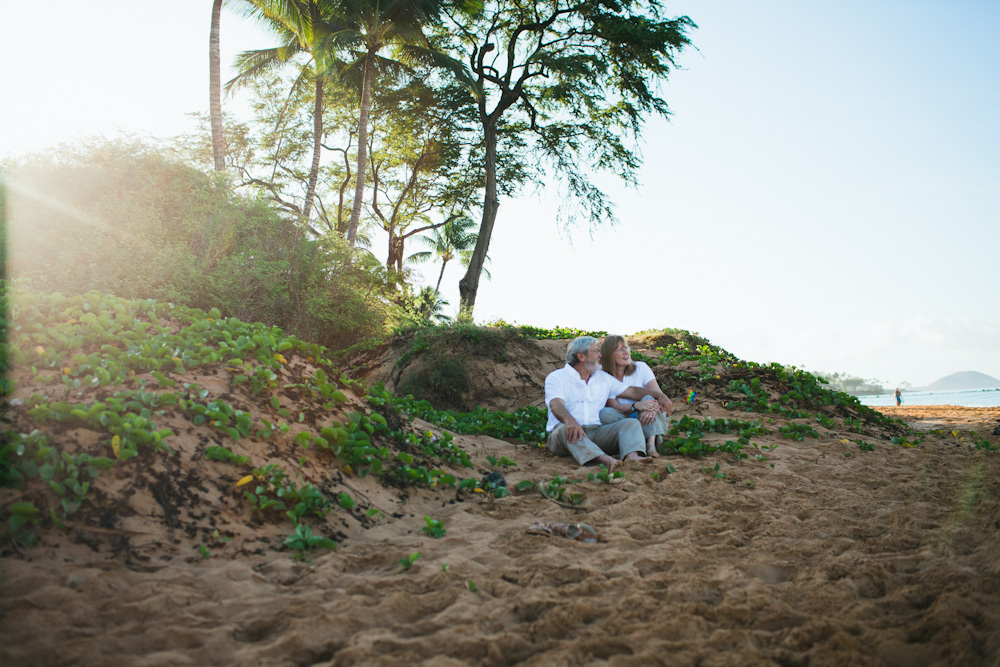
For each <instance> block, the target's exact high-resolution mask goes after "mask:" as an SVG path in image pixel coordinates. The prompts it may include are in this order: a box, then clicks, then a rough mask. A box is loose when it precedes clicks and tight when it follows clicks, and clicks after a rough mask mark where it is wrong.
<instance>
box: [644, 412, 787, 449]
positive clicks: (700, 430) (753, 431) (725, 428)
mask: <svg viewBox="0 0 1000 667" xmlns="http://www.w3.org/2000/svg"><path fill="white" fill-rule="evenodd" d="M706 433H723V434H729V433H733V434H735V435H736V436H737V439H736V440H735V441H734V440H726V441H725V443H723V444H711V443H705V442H702V440H701V439H702V437H704V435H705V434H706ZM766 433H769V430H768V428H767V427H766V426H765V425H764V423H763V420H761V419H757V420H756V421H752V422H750V421H741V420H739V419H713V418H712V417H707V418H705V419H703V420H702V419H697V418H694V417H688V416H687V415H685V416H684V417H681V418H680V419H679V420H677V421H676V422H674V423H673V424H672V425H671V427H670V431H669V433H668V435H670V436H676V435H681V434H683V437H680V438H675V439H672V440H671V439H669V438H664V440H663V444H662V445H661V447H660V449H661V451H664V452H670V453H675V454H681V455H684V456H706V455H708V454H712V453H715V452H718V451H723V452H730V453H732V454H733V456H735V457H736V458H747V454H745V453H744V452H743V449H744V446H746V445H749V444H751V443H750V438H752V437H754V436H756V435H763V434H766Z"/></svg>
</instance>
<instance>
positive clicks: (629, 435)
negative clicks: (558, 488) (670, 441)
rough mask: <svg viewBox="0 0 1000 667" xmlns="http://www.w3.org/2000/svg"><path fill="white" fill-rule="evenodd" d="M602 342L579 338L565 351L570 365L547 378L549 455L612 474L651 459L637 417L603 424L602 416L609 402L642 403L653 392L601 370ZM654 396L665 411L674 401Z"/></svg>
mask: <svg viewBox="0 0 1000 667" xmlns="http://www.w3.org/2000/svg"><path fill="white" fill-rule="evenodd" d="M600 360H601V353H600V351H599V350H598V349H597V339H596V338H592V337H591V336H580V337H578V338H575V339H574V340H573V341H572V342H571V343H570V344H569V347H568V348H567V349H566V365H565V366H563V367H562V368H560V369H558V370H555V371H552V372H551V373H549V374H548V376H547V377H546V378H545V405H547V406H548V408H549V421H548V424H547V425H546V430H547V431H548V432H549V451H551V452H552V453H553V454H556V455H557V456H572V457H573V458H575V459H576V462H577V463H579V464H580V465H585V464H587V463H590V462H591V461H596V462H597V463H603V464H604V465H606V466H608V470H611V469H612V468H614V467H615V466H617V465H618V463H619V461H618V459H616V458H614V457H613V456H610V454H617V455H618V457H619V458H620V459H621V460H622V461H650V460H652V459H650V457H648V456H646V455H645V454H646V438H645V436H643V434H642V426H640V424H639V421H638V420H637V419H622V420H621V421H617V422H615V423H613V424H605V425H602V424H601V418H600V412H601V408H603V407H604V405H605V403H606V402H607V401H608V399H609V398H615V397H617V396H622V397H624V398H628V399H631V400H633V401H638V400H641V399H642V398H643V396H646V395H648V394H650V393H651V392H650V390H649V389H648V388H646V387H628V386H626V385H625V384H624V383H622V382H620V381H618V379H617V378H615V377H614V376H612V375H609V374H608V373H605V372H604V371H603V370H601V367H600ZM652 393H654V398H655V399H656V400H657V402H658V403H660V404H661V405H662V406H663V407H664V409H666V408H667V406H669V405H670V400H669V399H668V398H667V396H666V394H664V393H663V392H662V391H660V392H658V393H659V395H655V394H656V392H652Z"/></svg>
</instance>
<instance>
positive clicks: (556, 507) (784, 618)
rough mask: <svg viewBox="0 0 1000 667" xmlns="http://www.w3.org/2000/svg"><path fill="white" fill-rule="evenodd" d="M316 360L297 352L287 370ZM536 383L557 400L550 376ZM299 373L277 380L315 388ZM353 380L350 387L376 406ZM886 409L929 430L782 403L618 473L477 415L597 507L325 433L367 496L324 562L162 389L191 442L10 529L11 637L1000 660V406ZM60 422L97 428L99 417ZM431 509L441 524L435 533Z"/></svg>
mask: <svg viewBox="0 0 1000 667" xmlns="http://www.w3.org/2000/svg"><path fill="white" fill-rule="evenodd" d="M563 344H564V343H563ZM551 347H557V346H556V345H552V346H551ZM542 349H543V352H544V350H545V349H547V348H545V347H544V346H542ZM557 362H558V357H556V361H555V362H552V360H551V359H550V360H549V361H548V362H546V363H557ZM306 370H308V369H307V362H306V361H303V360H291V359H290V360H289V364H288V371H287V373H288V375H289V377H291V376H292V375H294V374H295V373H303V372H306ZM663 370H664V369H657V372H658V377H660V374H661V373H662V372H663ZM226 377H227V376H226V371H225V369H222V368H216V369H211V368H209V369H206V370H205V371H204V372H202V373H200V374H199V375H198V376H197V377H194V376H193V375H192V378H189V379H196V380H197V381H198V383H199V384H200V386H202V387H216V386H218V388H219V391H220V392H229V394H228V395H229V396H230V400H231V402H232V403H233V405H235V406H242V407H250V406H251V405H252V404H253V402H254V401H258V402H259V399H257V398H255V397H254V396H253V395H251V394H250V393H249V390H246V391H244V389H245V388H246V385H240V386H239V387H236V388H229V387H228V385H227V384H226ZM287 379H288V378H283V380H287ZM494 380H495V378H494ZM722 380H725V378H724V377H723V378H722ZM525 382H527V385H531V383H532V382H534V381H533V380H532V381H525ZM720 382H721V381H720ZM29 384H30V383H25V384H24V385H22V386H21V388H20V389H19V390H18V396H24V395H25V394H26V393H29V392H30V391H31V390H32V387H30V386H28V385H29ZM527 385H526V386H527ZM721 386H722V385H721V384H720V385H719V387H721ZM521 390H522V392H521V393H522V394H523V395H526V396H527V395H530V396H528V397H529V398H530V400H529V401H525V402H526V403H530V402H531V401H537V400H538V395H537V392H538V387H537V386H534V385H531V386H527V389H525V388H524V387H522V388H521ZM296 391H297V390H295V389H286V390H284V391H283V392H279V393H278V394H277V395H278V396H279V398H280V400H281V403H282V404H283V405H286V406H289V405H293V403H292V402H293V401H297V403H294V406H295V407H297V408H303V409H305V408H307V407H309V405H310V404H309V399H307V398H306V397H304V396H302V395H301V393H299V394H296V393H295V392H296ZM672 395H674V396H675V397H676V400H675V402H676V404H677V410H676V412H675V415H674V417H675V419H677V418H680V417H682V416H683V415H685V414H688V415H692V416H695V415H696V416H698V417H700V418H702V419H704V418H705V417H708V416H714V417H717V418H723V417H733V416H734V414H733V413H732V412H731V411H729V410H726V409H724V408H723V407H722V404H723V399H724V397H725V392H724V391H723V389H722V388H716V389H712V388H710V387H707V388H705V389H704V390H703V392H702V393H701V394H700V395H699V396H700V397H699V399H698V400H696V401H695V402H694V403H687V402H685V401H683V399H682V398H681V395H680V392H679V391H677V390H676V388H675V390H674V392H673V393H672ZM348 398H349V401H350V402H349V404H348V405H347V406H341V407H340V408H338V409H339V410H341V411H346V410H347V409H350V408H359V409H365V406H364V402H363V400H362V397H361V396H359V395H357V394H349V396H348ZM884 412H885V414H886V415H888V416H891V417H893V418H899V419H902V420H905V421H906V422H907V423H909V424H912V425H913V427H914V429H916V433H913V434H911V435H909V436H907V437H906V438H904V440H905V443H904V444H893V442H892V441H891V439H890V434H889V433H888V432H886V433H882V432H881V431H879V428H881V427H876V426H871V427H870V428H869V427H867V426H866V429H868V433H867V434H866V435H864V436H862V437H863V438H864V440H865V441H870V442H871V444H873V445H874V450H873V451H868V450H865V449H862V448H861V447H859V445H858V444H857V443H856V442H855V440H856V439H859V437H858V435H857V434H854V433H851V432H849V431H847V430H846V428H845V427H844V426H843V423H841V422H838V424H837V426H836V427H835V428H832V429H823V428H820V429H818V430H819V437H818V438H806V439H805V440H804V441H801V442H800V441H796V440H791V439H786V438H783V437H781V435H780V434H779V433H778V431H777V426H778V425H779V423H780V422H775V423H774V425H773V426H772V429H771V432H770V433H768V434H765V435H760V436H757V437H755V438H753V442H754V444H755V445H757V447H755V448H753V452H754V455H752V456H750V457H748V458H746V459H736V458H734V457H733V456H732V455H730V454H722V453H718V454H716V455H713V456H708V457H702V458H692V457H681V456H664V457H662V458H660V459H658V460H656V461H655V462H653V463H650V464H627V465H625V466H623V468H622V470H623V471H624V472H625V477H624V478H623V479H617V480H613V483H611V484H606V483H602V482H601V481H600V480H599V479H593V478H592V479H588V474H590V475H593V473H594V472H595V470H594V469H593V468H580V467H577V466H576V465H575V464H574V463H573V462H572V461H571V460H569V459H562V458H556V457H554V456H552V455H551V454H550V453H549V452H548V451H547V450H545V449H543V448H540V447H538V445H537V443H527V444H518V443H512V442H506V441H503V440H497V439H493V438H489V437H485V436H461V435H459V436H456V438H455V442H456V443H457V445H458V446H459V447H461V449H462V450H464V451H465V452H467V453H468V455H469V457H470V459H471V461H472V464H473V466H474V469H473V470H471V471H470V470H469V469H466V468H462V467H460V466H457V465H456V466H451V467H450V468H449V469H450V470H451V471H452V472H453V473H454V474H455V475H456V476H464V477H467V476H472V475H475V476H481V475H484V474H486V473H488V472H490V471H491V470H493V469H494V466H492V465H490V463H489V462H488V460H487V457H488V456H492V457H494V458H495V459H500V458H502V457H508V458H509V459H510V460H512V461H513V462H514V463H516V465H515V466H508V467H506V468H505V469H502V470H500V471H499V472H501V473H502V474H503V475H504V476H505V477H506V481H507V486H508V488H510V489H512V490H513V489H515V488H516V486H517V484H518V483H519V482H521V481H524V480H528V481H535V482H542V481H545V480H552V479H553V478H555V477H557V476H562V477H564V478H565V479H566V481H565V484H566V485H567V486H568V487H569V488H570V489H571V491H572V492H578V493H581V494H582V496H583V500H582V503H581V504H580V505H579V506H571V505H569V504H567V503H559V502H555V501H554V500H552V499H550V498H547V497H545V496H543V495H542V494H541V493H539V491H538V490H537V488H536V489H529V490H525V491H516V490H515V492H514V493H513V495H511V496H508V497H505V498H500V499H496V500H491V499H490V498H488V497H487V496H486V494H482V493H474V492H468V491H459V490H457V489H455V488H447V489H446V488H426V487H425V488H419V487H405V488H394V487H392V486H387V485H383V484H381V483H379V481H377V480H376V479H374V477H373V476H369V477H365V478H360V477H357V476H352V475H351V474H350V471H345V470H343V469H342V468H338V467H337V465H336V462H335V461H334V460H332V459H330V458H329V457H327V458H324V455H323V454H322V453H321V452H316V451H310V452H309V453H308V461H305V462H304V463H302V464H301V465H300V466H299V473H300V474H301V476H302V478H303V479H308V480H312V481H313V482H314V483H315V484H316V485H317V486H319V487H321V488H324V489H329V490H335V491H339V490H344V491H346V492H348V493H349V494H350V495H351V496H352V497H353V498H355V499H356V500H357V503H358V506H357V507H356V508H353V509H347V510H340V509H338V510H336V511H334V512H333V513H331V515H330V517H329V518H328V520H327V521H328V525H329V526H333V527H335V531H333V532H334V534H333V536H334V537H335V539H336V540H337V542H338V544H339V546H338V548H337V549H336V550H320V549H317V550H314V551H313V552H312V553H310V554H308V556H309V557H308V560H304V561H300V560H295V559H293V558H291V553H290V552H289V550H287V549H284V550H282V549H281V542H282V540H283V539H284V538H285V537H286V536H287V535H288V533H289V531H290V528H289V523H288V522H287V520H286V521H283V522H282V521H280V520H279V519H278V518H277V517H274V516H270V515H266V514H264V515H259V514H256V513H255V512H254V510H253V509H252V508H251V507H249V506H248V504H247V503H246V501H245V499H244V498H243V497H242V493H241V492H240V490H239V489H238V488H236V487H235V484H237V483H238V479H239V476H240V474H241V473H239V471H237V470H235V469H234V468H233V467H231V466H227V465H226V464H222V463H218V462H214V461H206V460H205V457H204V452H205V447H206V446H207V445H209V444H211V442H213V439H217V438H216V437H215V436H214V432H213V431H211V430H209V429H208V427H207V425H202V426H198V427H194V426H192V425H191V424H190V423H189V422H184V421H183V420H182V418H181V416H179V415H177V414H171V413H167V414H165V415H164V416H163V419H162V420H163V425H165V426H168V427H170V428H172V429H173V430H174V431H175V432H176V434H177V436H176V437H175V438H173V439H172V442H171V445H172V447H173V449H174V450H175V451H176V455H174V456H171V457H160V458H159V459H153V462H152V463H151V462H149V461H150V458H149V457H146V459H145V460H144V459H143V458H142V457H137V458H135V459H132V460H130V461H128V462H127V463H128V464H130V465H123V466H121V468H120V469H116V471H115V473H114V474H113V475H110V476H108V477H107V478H105V477H104V476H102V477H101V478H99V479H98V480H96V481H95V487H96V488H98V489H99V491H100V492H99V493H97V494H96V496H95V497H94V499H93V502H91V503H90V505H89V506H88V507H87V508H84V509H81V510H80V513H79V514H78V515H77V518H75V520H74V521H72V522H70V523H69V524H68V525H67V527H66V529H65V530H58V529H56V528H54V527H49V528H48V529H46V530H40V531H39V532H40V541H39V544H38V546H36V547H34V548H31V549H27V550H24V552H23V553H18V552H17V551H15V550H13V549H11V548H10V545H9V544H8V545H7V546H6V548H5V550H4V557H3V559H2V560H0V567H2V568H3V577H2V584H0V637H2V641H0V662H3V663H4V664H9V665H46V666H53V665H82V666H89V665H95V666H96V665H107V664H128V665H143V666H153V665H233V664H245V665H338V666H339V665H400V664H418V665H435V666H437V665H513V664H523V665H596V664H609V665H650V664H658V665H695V664H698V665H734V664H740V665H845V664H851V665H872V666H875V665H900V666H904V665H905V666H907V667H912V666H916V665H959V664H960V665H995V664H996V661H997V659H998V657H1000V604H998V602H997V600H1000V456H998V453H997V452H996V451H988V450H986V449H977V448H976V447H975V446H973V443H974V442H977V441H976V440H975V439H974V437H973V436H972V435H971V431H976V432H977V433H978V434H979V436H980V437H985V440H986V442H987V443H991V444H992V445H993V446H994V447H995V446H998V445H1000V437H997V436H993V435H991V429H992V425H993V424H995V423H996V420H997V419H1000V409H997V408H980V409H972V408H955V407H950V406H930V407H903V408H890V409H885V410H884ZM8 416H10V415H8ZM739 416H741V418H743V419H746V418H748V416H747V415H739ZM749 417H753V415H749ZM12 418H13V419H14V420H15V421H18V420H21V421H23V419H24V416H23V414H20V413H18V412H16V411H15V413H14V414H13V417H12ZM307 421H308V420H307ZM413 428H414V429H416V430H417V431H422V430H425V429H430V430H432V431H434V432H435V433H437V434H440V433H441V431H440V429H436V428H434V427H432V426H431V425H429V424H427V423H423V422H420V421H416V422H415V423H414V425H413ZM899 428H900V429H904V427H902V426H900V427H899ZM56 431H58V432H59V434H60V437H61V438H62V439H63V441H64V442H67V443H73V444H72V446H74V447H81V448H86V447H88V446H91V445H93V441H94V436H93V435H92V434H91V433H90V432H89V431H86V430H84V429H75V430H59V429H58V428H56ZM932 431H933V432H932ZM953 431H955V433H953ZM900 432H903V431H902V430H901V431H900ZM720 437H721V436H720ZM282 447H283V445H282V444H281V441H279V442H277V443H275V442H274V441H273V440H272V441H269V442H264V441H257V440H256V439H254V438H249V439H247V438H244V439H241V440H240V441H239V447H236V446H235V445H233V450H234V451H237V450H238V451H240V452H242V453H246V455H248V456H249V457H250V458H251V459H252V462H253V464H254V465H256V464H258V463H260V462H263V461H266V460H267V461H284V462H285V464H286V465H288V466H289V469H292V468H293V467H294V466H295V459H296V458H297V456H298V454H296V453H295V452H294V451H292V450H291V448H289V449H288V450H287V451H286V450H284V449H282ZM716 465H718V468H716ZM3 493H4V494H5V495H4V496H3V502H4V504H5V505H8V504H9V503H10V502H12V500H13V499H14V496H13V495H12V493H11V491H10V490H7V489H5V490H4V491H3ZM371 508H377V509H378V512H377V513H374V514H371V513H370V510H371ZM425 517H431V518H432V519H434V520H438V521H441V522H442V523H443V526H444V528H445V529H446V534H445V535H444V536H442V537H439V538H434V537H431V536H429V535H426V534H425V533H424V532H423V531H422V530H421V529H422V528H423V527H424V526H426V525H427V524H426V519H425ZM549 522H563V523H571V524H575V523H579V522H583V523H586V524H588V525H589V526H591V527H592V528H593V529H594V531H596V533H597V534H598V535H599V541H598V542H596V543H587V542H579V541H574V540H571V539H567V538H566V537H562V536H558V535H557V536H547V535H543V534H538V533H536V532H531V531H530V530H529V529H530V528H531V527H532V526H533V525H534V524H536V523H543V524H546V523H549ZM418 552H419V554H420V555H419V557H418V558H416V559H414V560H413V561H412V565H411V566H409V567H404V565H403V564H401V562H400V561H401V559H406V558H408V557H410V556H412V555H413V554H415V553H418ZM206 553H207V557H206Z"/></svg>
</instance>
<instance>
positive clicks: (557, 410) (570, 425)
mask: <svg viewBox="0 0 1000 667" xmlns="http://www.w3.org/2000/svg"><path fill="white" fill-rule="evenodd" d="M549 410H551V411H552V414H554V415H555V416H556V419H558V420H559V421H561V422H562V423H563V424H566V442H569V443H574V442H577V441H579V440H580V439H581V438H583V437H584V436H585V435H586V433H584V430H583V427H582V426H580V422H578V421H577V420H576V418H575V417H573V415H571V414H570V413H569V410H567V409H566V403H565V402H563V400H562V399H561V398H553V399H552V400H551V401H550V402H549Z"/></svg>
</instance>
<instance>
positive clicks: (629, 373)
mask: <svg viewBox="0 0 1000 667" xmlns="http://www.w3.org/2000/svg"><path fill="white" fill-rule="evenodd" d="M601 368H603V369H604V372H605V373H608V374H609V375H612V376H614V378H615V379H616V380H618V381H619V382H623V383H624V384H626V385H628V386H629V387H639V388H641V389H644V390H645V396H643V397H642V399H641V400H639V401H633V400H630V399H628V398H624V397H623V398H621V399H619V398H609V399H608V402H607V407H605V408H604V409H603V410H601V423H602V424H614V423H615V422H617V421H620V420H622V419H630V418H631V419H638V420H639V424H640V425H641V426H642V434H643V436H644V437H645V438H646V454H647V455H648V456H652V457H654V458H655V457H657V456H659V455H660V453H659V452H658V451H656V448H657V446H659V444H660V443H661V442H663V436H664V435H666V434H667V428H668V427H669V425H670V413H671V412H672V411H673V405H672V404H671V403H670V399H669V398H668V399H667V407H666V408H664V407H663V406H662V405H660V403H659V401H657V400H656V398H654V396H653V394H654V393H660V394H662V393H663V391H662V390H661V389H660V385H658V384H657V383H656V378H655V377H654V376H653V371H652V369H651V368H650V367H649V364H647V363H645V362H642V361H632V357H631V351H630V350H629V347H628V344H627V343H626V342H625V338H624V337H623V336H618V335H614V336H608V337H607V338H605V339H604V342H603V343H601Z"/></svg>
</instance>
